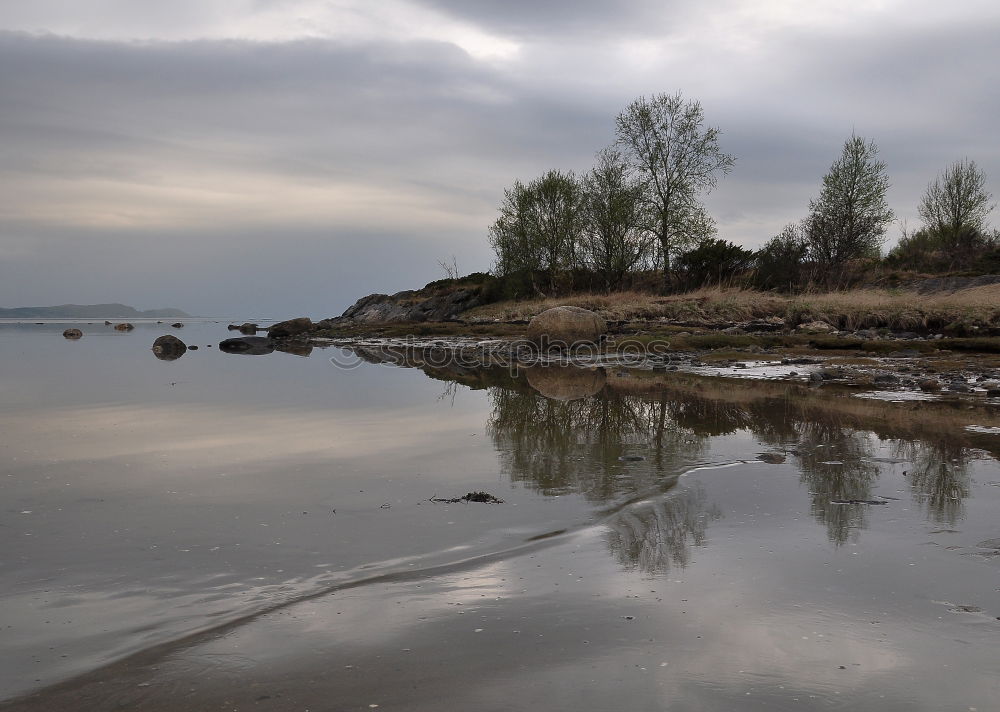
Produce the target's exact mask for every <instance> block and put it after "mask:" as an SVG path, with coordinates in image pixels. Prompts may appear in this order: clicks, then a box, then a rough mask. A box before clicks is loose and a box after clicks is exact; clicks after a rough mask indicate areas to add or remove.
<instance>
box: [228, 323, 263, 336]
mask: <svg viewBox="0 0 1000 712" xmlns="http://www.w3.org/2000/svg"><path fill="white" fill-rule="evenodd" d="M229 328H230V329H231V328H232V327H229ZM236 328H237V329H238V330H239V332H240V333H241V334H248V335H249V336H255V335H256V334H257V329H258V328H259V327H258V326H257V325H256V324H251V323H250V322H246V323H244V324H240V325H239V326H238V327H236Z"/></svg>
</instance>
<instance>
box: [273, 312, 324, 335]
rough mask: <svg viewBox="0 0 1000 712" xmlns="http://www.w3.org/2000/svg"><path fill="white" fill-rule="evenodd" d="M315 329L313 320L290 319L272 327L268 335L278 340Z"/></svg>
mask: <svg viewBox="0 0 1000 712" xmlns="http://www.w3.org/2000/svg"><path fill="white" fill-rule="evenodd" d="M312 328H313V323H312V319H310V318H309V317H307V316H300V317H299V318H298V319H289V320H288V321H279V322H278V323H277V324H273V325H271V327H270V328H268V330H267V335H268V336H269V337H271V338H272V339H278V338H282V337H285V336H295V335H296V334H304V333H305V332H307V331H310V330H311V329H312Z"/></svg>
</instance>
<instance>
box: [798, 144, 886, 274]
mask: <svg viewBox="0 0 1000 712" xmlns="http://www.w3.org/2000/svg"><path fill="white" fill-rule="evenodd" d="M888 190H889V178H888V176H887V175H886V166H885V163H883V162H882V161H880V160H878V148H876V146H875V143H874V142H872V141H865V140H864V139H863V138H861V137H860V136H851V138H849V139H848V140H847V141H846V142H845V143H844V148H843V151H842V153H841V156H840V158H838V159H837V160H836V161H834V163H833V165H832V166H830V171H829V172H828V173H827V174H826V175H825V176H823V187H822V189H821V190H820V194H819V197H818V198H816V199H815V200H812V201H810V203H809V216H808V217H807V218H806V221H805V238H806V242H807V244H808V245H809V254H810V257H811V258H812V259H813V260H814V261H815V262H816V263H817V264H818V265H819V266H820V267H821V268H822V270H823V275H824V278H825V279H826V280H827V281H828V282H829V281H833V280H836V279H839V277H840V273H841V272H842V271H843V268H844V266H845V265H846V264H847V263H848V262H849V261H851V260H855V259H858V258H865V257H877V256H878V255H879V254H880V251H881V248H882V243H883V241H884V236H885V230H886V228H887V227H888V225H889V223H890V222H892V218H893V213H892V210H890V209H889V205H888V203H887V202H886V192H887V191H888Z"/></svg>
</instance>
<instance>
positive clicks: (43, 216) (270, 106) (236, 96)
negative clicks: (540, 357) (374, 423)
mask: <svg viewBox="0 0 1000 712" xmlns="http://www.w3.org/2000/svg"><path fill="white" fill-rule="evenodd" d="M997 37H1000V3H996V2H994V1H993V0H983V1H980V0H969V1H963V0H953V1H952V2H947V3H942V2H940V1H939V0H932V1H929V2H926V1H924V0H866V1H865V2H854V1H852V0H838V1H837V2H831V1H828V0H811V1H810V2H808V3H804V2H800V1H799V0H756V1H754V2H740V1H737V0H716V1H715V2H693V1H687V2H681V1H680V0H619V1H617V2H614V3H612V2H607V0H552V1H550V2H540V0H530V1H529V0H172V2H170V3H164V2H162V1H160V0H156V1H155V2H154V1H153V0H89V1H88V2H87V3H81V2H78V0H33V1H32V2H30V3H28V2H5V3H0V306H3V307H15V306H36V305H48V304H61V303H78V304H87V303H102V302H124V303H126V304H131V305H133V306H136V307H138V308H141V309H146V308H156V307H167V306H170V307H177V308H180V309H184V310H185V311H188V312H189V313H192V314H197V315H204V316H227V317H234V318H237V317H260V318H266V317H273V318H286V317H292V316H301V315H305V316H311V317H313V318H323V317H329V316H334V315H337V314H340V313H341V312H342V311H343V310H344V309H345V308H346V307H347V306H349V305H350V304H351V303H352V302H353V301H355V299H357V298H358V297H360V296H363V295H365V294H369V293H372V292H386V293H392V292H396V291H399V290H402V289H409V288H416V287H419V286H421V285H423V284H425V283H426V282H428V281H430V280H433V279H439V278H441V277H443V276H444V272H443V270H442V268H441V267H440V265H439V264H438V262H439V261H442V260H444V261H449V262H450V261H451V258H452V256H454V258H455V261H456V263H457V265H458V267H459V270H460V271H461V272H463V273H467V272H473V271H486V270H488V269H489V268H490V267H491V263H492V253H491V250H490V248H489V245H488V242H487V229H488V227H489V225H490V223H491V222H492V221H493V220H494V219H495V217H496V211H497V205H498V204H499V202H500V199H501V198H502V195H503V190H504V188H505V187H507V186H509V185H511V184H512V183H513V181H514V180H517V179H520V180H523V181H526V180H530V179H532V178H534V177H537V176H538V175H540V174H541V173H543V172H545V171H547V170H549V169H552V168H558V169H561V170H573V171H576V172H578V173H580V172H584V171H586V170H588V169H589V168H590V167H591V166H592V165H593V161H594V155H595V153H596V152H597V151H599V150H600V149H601V148H604V147H605V146H607V145H609V144H611V143H612V142H613V141H614V138H615V136H614V121H615V117H616V115H617V114H618V113H619V112H620V111H622V109H624V108H625V107H626V106H627V105H628V104H629V103H630V102H631V101H633V100H634V99H636V98H637V97H639V96H649V95H652V94H656V93H661V92H665V93H674V92H678V91H679V92H682V93H683V95H684V96H685V97H686V98H689V99H696V100H698V101H700V102H701V104H702V106H703V108H704V112H705V118H706V125H709V126H715V127H717V128H719V129H720V130H721V132H722V135H721V138H720V143H721V147H722V149H723V150H725V151H726V152H728V153H731V154H733V155H735V156H736V165H735V167H734V170H733V172H732V173H731V174H730V175H729V176H727V177H725V178H724V179H723V180H722V181H720V183H719V186H718V187H717V188H716V189H715V190H714V191H713V192H712V193H711V194H710V195H708V196H707V197H706V204H707V206H708V207H709V210H710V212H711V213H712V215H713V216H714V217H715V219H716V221H717V224H718V228H719V236H720V237H722V238H725V239H727V240H731V241H733V242H736V243H738V244H741V245H744V246H747V247H757V246H759V245H760V244H762V243H763V242H765V241H766V240H767V239H769V238H770V237H771V236H773V235H774V234H776V233H777V232H778V231H779V230H780V229H781V227H782V226H784V225H785V224H787V223H789V222H793V221H797V220H799V219H800V218H802V217H803V216H804V215H805V213H806V210H807V208H808V203H809V200H810V198H812V197H815V196H816V195H817V194H818V191H819V185H820V181H821V179H822V176H823V174H824V173H825V172H826V171H827V170H828V169H829V167H830V164H831V163H832V162H833V161H834V160H835V159H836V158H837V156H838V155H839V153H840V150H841V147H842V146H843V143H844V141H845V140H846V139H847V138H848V137H849V136H850V135H851V134H852V132H854V133H857V134H858V135H861V136H864V137H866V138H870V139H872V140H874V141H875V142H876V144H877V145H878V147H879V151H880V153H879V155H880V158H882V159H883V160H884V161H885V162H886V163H887V165H888V172H889V176H890V179H891V182H892V187H891V189H890V193H889V202H890V205H891V206H892V208H893V209H894V210H895V212H896V214H897V216H898V217H899V219H900V222H902V221H904V220H905V221H906V225H907V226H908V227H909V228H911V229H912V228H914V227H917V226H919V219H918V218H917V215H916V204H917V201H918V200H919V198H920V195H921V193H922V192H923V191H924V189H925V188H926V186H927V184H928V183H929V182H930V181H931V180H933V179H934V178H935V176H936V175H937V174H939V173H940V172H941V171H942V170H943V169H944V168H945V167H947V166H948V165H949V164H951V163H952V162H954V161H956V160H959V159H962V158H965V157H968V158H971V159H973V160H975V161H976V162H977V163H978V164H979V166H980V167H981V168H982V169H983V170H984V171H985V173H986V175H987V179H988V188H989V189H990V191H991V192H993V193H994V194H997V193H1000V141H998V139H997V134H996V131H997V128H996V127H997V117H998V116H1000V91H998V90H997V88H996V82H995V78H994V76H993V74H994V72H995V67H997V66H1000V43H997V42H996V38H997ZM993 218H994V219H993V224H994V225H997V224H998V223H1000V220H998V219H997V217H996V214H994V215H993ZM899 229H900V224H895V225H893V226H892V227H891V228H890V230H889V233H888V241H889V244H891V243H892V242H893V241H895V239H896V238H897V237H898V235H899Z"/></svg>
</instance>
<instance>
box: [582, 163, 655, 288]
mask: <svg viewBox="0 0 1000 712" xmlns="http://www.w3.org/2000/svg"><path fill="white" fill-rule="evenodd" d="M633 173H634V172H633V170H632V169H631V167H630V166H629V164H628V162H627V161H626V160H625V158H624V157H623V156H622V155H621V154H620V153H619V152H618V151H616V150H614V149H612V148H606V149H604V150H603V151H601V152H600V153H598V154H597V164H596V165H595V166H594V168H593V169H591V171H590V172H589V173H588V174H587V175H586V176H585V177H584V179H583V214H584V228H583V234H582V239H581V248H582V250H581V255H582V258H583V261H584V262H585V263H586V265H587V267H589V268H590V269H591V270H593V272H595V273H596V274H597V275H599V277H600V279H601V280H602V282H603V284H602V285H601V286H603V287H604V288H605V289H607V290H609V291H610V290H612V289H617V288H620V287H621V286H622V283H623V282H624V280H625V276H626V275H627V274H628V273H629V272H632V271H635V270H637V269H642V268H644V267H646V266H647V265H648V264H649V262H650V260H651V257H652V253H653V245H654V241H653V239H652V237H651V236H650V235H649V232H648V220H647V214H646V211H645V210H644V205H643V192H644V187H643V184H642V182H641V181H639V180H637V179H636V177H635V176H634V174H633Z"/></svg>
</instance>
